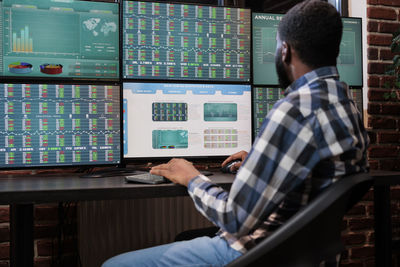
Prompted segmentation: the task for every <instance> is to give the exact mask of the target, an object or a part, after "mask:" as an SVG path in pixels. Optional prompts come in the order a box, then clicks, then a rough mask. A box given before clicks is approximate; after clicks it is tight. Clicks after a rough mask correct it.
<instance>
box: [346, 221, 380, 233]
mask: <svg viewBox="0 0 400 267" xmlns="http://www.w3.org/2000/svg"><path fill="white" fill-rule="evenodd" d="M373 227H374V219H372V218H351V219H350V220H349V229H350V230H351V231H356V230H369V229H372V228H373Z"/></svg>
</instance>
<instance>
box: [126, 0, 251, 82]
mask: <svg viewBox="0 0 400 267" xmlns="http://www.w3.org/2000/svg"><path fill="white" fill-rule="evenodd" d="M122 8H123V11H122V28H123V30H122V35H123V36H122V37H123V38H122V39H123V41H122V47H123V58H122V62H123V70H122V73H123V74H122V77H123V78H124V79H142V80H146V79H149V80H187V81H193V80H196V81H219V82H249V81H250V49H251V48H250V41H251V40H250V38H251V35H250V30H251V29H250V24H251V17H250V9H243V8H233V7H216V6H202V5H194V4H176V3H175V4H171V3H160V2H158V3H155V2H147V1H146V2H140V1H122Z"/></svg>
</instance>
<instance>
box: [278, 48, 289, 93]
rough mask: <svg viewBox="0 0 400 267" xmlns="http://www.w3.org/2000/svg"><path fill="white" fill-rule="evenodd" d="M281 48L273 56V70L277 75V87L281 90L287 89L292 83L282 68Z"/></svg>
mask: <svg viewBox="0 0 400 267" xmlns="http://www.w3.org/2000/svg"><path fill="white" fill-rule="evenodd" d="M281 51H282V48H279V49H278V51H276V52H277V53H276V54H275V68H276V74H278V81H279V85H280V86H281V88H282V89H285V88H286V87H288V86H289V85H290V84H291V83H292V82H291V81H290V79H289V76H288V74H287V72H286V70H285V67H284V66H283V62H282V57H281Z"/></svg>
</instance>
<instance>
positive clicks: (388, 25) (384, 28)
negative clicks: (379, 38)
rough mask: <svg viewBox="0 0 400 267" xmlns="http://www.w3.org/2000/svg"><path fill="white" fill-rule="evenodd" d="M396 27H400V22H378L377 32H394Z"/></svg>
mask: <svg viewBox="0 0 400 267" xmlns="http://www.w3.org/2000/svg"><path fill="white" fill-rule="evenodd" d="M398 29H400V23H394V22H380V23H379V32H381V33H394V32H396V31H397V30H398Z"/></svg>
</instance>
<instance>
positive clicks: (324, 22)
mask: <svg viewBox="0 0 400 267" xmlns="http://www.w3.org/2000/svg"><path fill="white" fill-rule="evenodd" d="M342 31H343V25H342V20H341V18H340V14H339V13H338V12H337V10H336V9H335V7H333V6H332V5H331V4H329V3H327V2H324V1H321V0H306V1H304V2H301V3H299V4H297V5H296V6H294V7H293V8H291V9H290V10H289V11H288V12H287V14H286V15H285V16H284V17H283V19H282V21H281V22H280V24H279V28H278V32H279V37H280V39H281V40H282V41H285V42H286V43H288V44H289V45H291V46H293V48H294V49H295V50H296V51H297V53H298V55H299V58H300V59H301V60H302V61H303V63H304V64H306V65H308V66H309V67H313V68H318V67H323V66H331V65H336V58H337V57H338V55H339V48H340V41H341V39H342Z"/></svg>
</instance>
